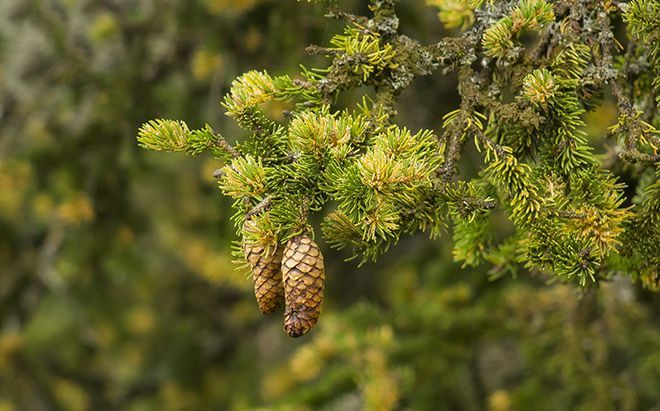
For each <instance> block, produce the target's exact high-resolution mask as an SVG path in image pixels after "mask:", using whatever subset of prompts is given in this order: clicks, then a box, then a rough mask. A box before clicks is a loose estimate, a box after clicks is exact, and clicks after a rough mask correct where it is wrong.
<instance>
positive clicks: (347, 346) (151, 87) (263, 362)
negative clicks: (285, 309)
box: [0, 0, 660, 411]
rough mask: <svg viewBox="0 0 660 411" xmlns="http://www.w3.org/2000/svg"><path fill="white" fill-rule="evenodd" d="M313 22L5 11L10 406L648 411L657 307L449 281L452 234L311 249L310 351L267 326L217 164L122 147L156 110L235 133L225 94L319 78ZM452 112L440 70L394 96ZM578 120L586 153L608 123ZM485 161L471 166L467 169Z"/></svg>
mask: <svg viewBox="0 0 660 411" xmlns="http://www.w3.org/2000/svg"><path fill="white" fill-rule="evenodd" d="M341 3H342V4H343V6H344V8H345V9H346V10H347V11H350V12H355V13H364V12H366V11H367V8H366V5H365V4H364V3H365V2H364V1H358V0H353V1H343V2H341ZM399 12H400V17H401V20H402V21H401V27H402V30H403V32H404V33H406V34H408V35H410V36H413V37H415V38H417V39H419V40H420V41H421V42H422V43H430V42H434V41H438V40H439V39H440V38H441V37H442V36H444V35H447V34H449V35H451V34H452V33H445V32H443V30H442V28H441V24H440V23H439V21H438V19H437V16H436V10H434V9H433V8H432V7H428V6H427V5H425V4H424V1H422V0H415V1H413V0H408V1H404V2H402V3H401V4H400V6H399ZM323 14H324V8H323V7H322V5H318V4H307V3H305V2H300V3H299V2H296V1H293V0H291V1H289V0H287V1H282V0H240V1H239V0H186V1H176V0H0V411H14V410H16V411H18V410H30V411H31V410H35V411H39V410H74V411H75V410H136V411H137V410H245V409H281V410H317V409H320V410H342V411H343V410H348V411H350V410H362V409H364V410H395V409H397V410H398V409H401V410H482V409H488V410H495V411H505V410H569V409H570V410H594V411H596V410H598V411H600V410H660V298H659V297H658V295H657V294H656V295H654V294H652V293H649V292H646V291H643V290H642V289H641V288H640V287H639V286H638V285H636V284H632V283H630V282H629V281H628V280H627V279H625V278H617V279H615V280H614V281H612V282H611V283H607V284H604V285H603V286H602V287H601V289H600V290H598V291H597V292H589V293H583V292H580V291H578V290H576V289H575V288H574V287H572V286H566V285H561V284H547V281H546V279H545V278H543V277H539V276H533V275H530V274H529V273H526V272H524V271H520V272H518V274H517V275H516V276H515V278H514V277H512V276H511V275H505V276H500V275H499V274H500V273H496V272H489V268H488V267H487V266H482V267H477V268H470V269H468V268H461V267H460V266H458V265H457V264H455V263H453V262H452V257H451V233H450V230H448V232H447V233H446V234H445V235H444V236H442V237H441V238H440V239H439V240H435V241H429V240H428V238H427V237H426V236H424V235H419V236H416V237H413V238H407V239H404V240H402V241H401V242H400V243H399V244H398V245H397V247H395V248H394V249H392V250H391V251H390V252H389V253H388V254H386V255H385V256H384V257H383V258H381V259H380V261H379V262H378V263H373V264H367V265H366V266H364V267H362V268H360V269H358V268H357V267H356V264H355V263H347V262H344V261H343V260H344V258H345V257H346V255H343V254H341V253H337V252H334V251H332V250H329V249H327V247H325V248H324V254H325V256H326V262H327V277H328V281H327V287H326V289H327V291H326V296H327V298H326V302H325V305H324V313H323V315H322V318H321V322H320V325H319V327H317V329H315V330H314V331H313V332H311V333H310V335H308V336H306V337H304V338H301V339H297V340H294V339H290V338H288V337H287V336H286V335H285V334H284V333H283V332H282V330H281V326H282V325H281V322H282V319H281V318H280V315H279V314H275V315H273V316H271V317H263V316H262V315H261V314H260V313H259V311H258V310H257V308H256V305H255V302H254V299H253V295H252V289H251V285H252V284H251V280H250V279H249V278H247V277H246V276H245V274H244V273H243V272H241V271H236V270H235V265H234V264H232V262H231V260H232V258H231V256H230V242H231V241H232V240H233V239H234V232H233V227H232V225H231V223H230V222H229V216H230V214H231V211H230V209H229V204H228V201H227V200H226V199H224V198H223V197H222V196H221V193H220V191H219V190H218V189H217V187H216V183H215V181H214V179H213V177H212V172H213V170H214V169H215V168H217V167H218V166H219V164H218V163H217V162H216V161H215V160H213V159H212V158H210V157H197V158H191V157H186V156H184V155H177V154H156V153H151V152H147V151H145V150H141V149H139V148H138V146H137V144H136V140H135V135H136V131H137V129H138V127H139V126H140V124H141V123H143V122H145V121H147V120H149V119H153V118H160V117H165V118H181V119H185V120H186V121H187V122H188V124H190V125H191V127H200V126H202V125H203V124H204V123H205V122H207V123H209V124H211V125H212V126H213V127H214V128H215V129H217V130H222V132H223V134H224V135H226V136H228V137H230V139H231V138H233V139H238V138H240V137H241V133H240V131H239V130H238V129H237V128H236V126H235V125H234V124H232V123H231V121H230V120H229V119H228V118H227V117H225V116H224V115H223V110H222V109H221V107H220V106H219V102H220V100H221V98H222V96H223V94H224V93H226V92H227V91H228V87H229V84H230V82H231V80H232V79H233V78H235V77H236V76H237V75H239V74H241V73H242V72H244V71H247V70H250V69H268V71H269V72H270V73H273V74H283V73H288V74H292V75H293V74H295V73H297V71H298V64H300V63H304V64H306V65H307V66H318V65H321V64H323V60H322V59H320V58H318V57H310V56H307V55H305V53H304V47H305V46H307V45H308V44H312V43H316V44H324V43H327V41H328V40H329V38H330V37H331V36H332V35H333V34H335V33H337V32H339V31H341V27H342V23H341V22H338V21H335V20H328V19H324V18H323ZM358 96H359V95H358V93H347V94H346V95H342V96H341V98H340V99H339V101H338V105H339V106H342V105H349V104H351V103H352V102H354V100H355V99H356V98H357V97H358ZM457 102H458V96H457V93H456V79H455V77H452V75H442V74H441V73H436V74H434V75H433V76H428V77H425V78H420V79H417V80H416V81H415V83H414V85H413V87H412V88H411V89H409V90H407V91H406V92H405V93H404V94H403V95H402V96H401V99H400V104H399V107H398V108H399V113H400V114H399V119H398V120H399V122H400V123H401V124H404V125H406V126H408V127H410V128H412V129H418V128H421V127H427V128H431V129H434V130H436V131H437V130H439V128H440V119H441V116H442V115H443V114H445V113H446V112H448V111H450V110H451V109H452V108H453V107H455V106H456V104H457ZM277 109H278V108H277V107H275V108H274V109H273V110H274V111H273V113H271V114H273V115H281V112H279V113H278V111H277ZM280 111H281V110H280ZM589 116H591V120H592V121H589V123H590V124H592V126H590V128H589V130H588V131H589V133H590V135H591V136H592V138H593V139H594V140H598V139H602V138H603V136H604V135H605V127H606V126H607V125H608V124H611V123H614V121H615V120H614V119H615V116H616V111H615V109H614V108H613V106H612V104H611V103H609V102H607V101H606V102H605V104H604V105H603V106H602V107H601V108H599V109H598V110H597V111H596V112H593V113H590V114H589ZM479 162H480V160H479V156H478V155H477V154H476V153H473V152H468V153H467V155H466V157H465V160H464V164H462V168H463V170H464V172H465V173H467V174H469V173H471V172H474V170H475V165H477V164H478V163H479Z"/></svg>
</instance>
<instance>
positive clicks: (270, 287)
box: [243, 244, 284, 314]
mask: <svg viewBox="0 0 660 411" xmlns="http://www.w3.org/2000/svg"><path fill="white" fill-rule="evenodd" d="M243 251H244V252H245V259H246V260H247V262H248V264H250V268H252V278H253V280H254V296H255V297H256V298H257V304H258V305H259V310H261V312H262V313H264V314H270V313H272V312H273V311H274V310H275V308H277V306H278V305H279V304H280V302H281V300H282V297H283V296H284V289H283V287H282V271H281V268H280V265H281V263H282V247H277V249H276V250H275V252H274V253H272V254H271V255H269V256H266V255H265V253H264V251H265V249H264V247H262V246H259V245H248V244H244V245H243Z"/></svg>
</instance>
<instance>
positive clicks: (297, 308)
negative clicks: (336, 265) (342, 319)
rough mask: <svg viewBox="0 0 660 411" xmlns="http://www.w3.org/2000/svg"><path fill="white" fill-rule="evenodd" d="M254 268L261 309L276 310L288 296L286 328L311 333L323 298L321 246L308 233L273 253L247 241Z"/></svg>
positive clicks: (293, 334) (296, 334) (296, 333)
mask: <svg viewBox="0 0 660 411" xmlns="http://www.w3.org/2000/svg"><path fill="white" fill-rule="evenodd" d="M243 251H244V253H245V259H246V260H247V262H248V264H249V265H250V268H251V269H252V277H253V279H254V295H255V297H256V298H257V304H258V305H259V310H261V312H262V313H264V314H270V313H272V312H273V311H274V310H275V309H276V308H277V307H278V306H279V305H280V303H281V301H282V299H284V305H285V309H284V331H285V332H286V333H287V334H288V335H289V336H291V337H300V336H302V335H305V334H307V332H308V331H309V330H311V329H312V328H313V327H314V326H315V325H316V323H317V321H318V319H319V315H320V314H321V303H322V302H323V285H324V283H325V269H324V266H323V255H322V254H321V250H320V249H319V246H318V245H317V244H316V243H315V242H314V240H312V239H311V237H310V236H309V235H307V234H300V235H298V236H296V237H293V238H292V239H290V240H289V241H288V242H287V243H286V245H285V246H284V248H282V246H281V245H279V244H278V245H277V249H276V250H275V251H274V252H271V253H269V254H267V253H266V249H265V248H264V247H262V246H259V245H250V244H246V243H244V245H243Z"/></svg>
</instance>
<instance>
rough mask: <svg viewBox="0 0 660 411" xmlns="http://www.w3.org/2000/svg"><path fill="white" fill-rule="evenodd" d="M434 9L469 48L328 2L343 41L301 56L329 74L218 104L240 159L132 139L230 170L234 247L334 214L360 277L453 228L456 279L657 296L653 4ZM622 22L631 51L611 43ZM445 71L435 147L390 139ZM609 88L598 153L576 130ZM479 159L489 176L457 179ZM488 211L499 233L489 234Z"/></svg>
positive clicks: (149, 135) (408, 134) (163, 125)
mask: <svg viewBox="0 0 660 411" xmlns="http://www.w3.org/2000/svg"><path fill="white" fill-rule="evenodd" d="M427 2H428V3H429V4H432V5H435V6H436V7H437V8H438V9H439V18H440V20H441V21H442V22H443V23H444V24H445V26H446V27H447V28H460V30H461V33H460V34H459V35H458V36H456V37H446V38H444V39H442V40H441V41H439V42H437V43H435V44H429V45H422V44H420V43H419V42H418V41H416V40H415V39H412V38H410V37H408V36H406V35H403V34H400V32H399V27H398V26H399V19H398V17H397V14H396V9H395V3H396V1H395V0H371V1H370V3H369V8H370V10H371V13H372V15H371V16H369V17H365V16H358V15H353V14H349V13H346V12H342V11H340V10H339V9H338V8H337V7H336V5H335V4H334V3H333V2H330V11H329V16H330V17H333V18H339V19H344V20H345V21H346V22H347V24H346V27H345V29H344V31H343V32H342V33H341V34H337V35H335V36H334V37H333V38H332V39H331V40H330V42H329V43H330V44H329V45H328V46H310V47H309V48H308V52H309V53H311V54H316V55H322V56H325V57H327V58H328V59H329V60H330V63H329V64H328V65H327V66H326V67H320V68H307V67H305V66H302V71H301V72H300V73H299V75H298V76H296V77H291V76H289V75H280V76H272V75H271V74H269V73H267V72H266V71H250V72H248V73H245V74H243V75H242V76H240V77H238V78H237V79H236V80H234V82H233V83H232V87H231V91H230V92H229V93H228V94H227V95H226V96H225V98H224V100H223V102H222V106H223V107H224V109H225V110H226V114H227V115H228V116H229V117H231V118H233V119H234V120H235V121H236V123H237V124H238V125H239V126H240V127H241V128H242V129H243V130H244V131H245V135H244V136H241V138H238V139H237V143H236V144H235V145H232V144H230V143H229V142H228V141H227V139H225V138H224V137H223V136H222V135H221V134H220V133H218V132H216V131H214V130H213V129H212V128H211V127H210V126H208V125H206V126H204V127H202V128H199V129H190V128H189V127H188V125H187V124H186V123H185V122H183V121H175V120H154V121H152V122H149V123H147V124H145V125H144V126H143V127H142V128H141V129H140V130H139V135H138V141H139V143H140V144H141V145H142V146H143V147H146V148H149V149H153V150H164V151H180V152H185V153H188V154H193V155H195V154H199V153H202V152H206V151H208V152H210V153H211V154H212V155H213V156H215V157H216V158H217V159H218V160H219V161H221V162H223V163H224V166H223V167H222V168H221V169H220V171H219V172H218V173H217V175H218V177H219V186H220V189H221V190H222V192H223V193H224V194H225V195H227V196H229V197H231V198H232V199H233V208H234V210H235V213H234V215H233V218H232V219H233V221H234V223H235V226H236V229H237V232H238V234H239V235H240V234H241V229H242V227H243V226H244V224H245V221H246V219H247V218H252V217H254V218H255V221H256V224H257V225H258V226H259V227H260V228H259V230H256V231H255V233H256V234H253V236H254V238H252V240H251V241H254V242H255V243H258V244H267V243H272V242H273V241H275V242H276V247H283V246H284V244H286V243H287V242H289V241H292V239H294V238H299V237H297V236H300V235H301V234H302V233H305V232H306V233H310V235H311V234H313V232H314V230H313V228H312V227H311V225H310V224H309V214H310V213H320V212H321V211H322V210H327V213H326V212H325V211H324V215H325V217H324V219H323V222H322V224H321V229H322V235H323V238H324V240H325V241H326V242H327V243H328V244H329V245H330V246H332V247H335V248H338V249H346V250H348V253H349V254H350V256H351V258H360V259H361V262H362V263H364V262H366V261H368V260H375V259H376V258H378V257H379V256H380V255H381V254H383V253H384V252H386V251H387V250H388V249H389V248H390V247H392V246H393V245H394V244H396V243H397V241H398V240H399V238H400V237H401V236H402V235H410V234H413V233H416V232H418V231H424V232H427V233H428V234H429V236H430V237H431V238H437V237H438V236H441V235H446V234H444V232H445V228H446V227H448V226H451V227H453V230H452V232H453V244H454V258H455V259H456V260H457V261H461V262H463V264H464V265H465V266H474V265H478V264H481V263H483V262H489V263H490V264H492V265H493V267H494V268H493V270H494V271H495V272H498V273H499V274H498V275H502V274H505V273H507V272H511V273H516V272H519V271H521V270H523V269H524V270H526V271H528V272H531V273H542V274H544V275H547V276H549V278H550V279H553V280H557V281H566V282H575V283H576V284H577V285H579V286H580V287H594V286H597V285H598V284H599V283H601V282H603V281H607V280H609V279H611V278H612V277H613V276H614V275H615V274H625V275H628V276H631V277H633V278H634V279H637V280H639V281H641V283H643V284H644V286H646V287H648V288H652V289H657V288H658V284H659V282H660V272H659V270H660V180H659V177H660V154H658V149H659V147H660V137H659V132H658V129H657V125H658V121H659V120H660V117H659V116H658V113H657V102H658V97H657V96H658V87H659V83H658V78H659V77H660V76H659V75H658V74H659V70H660V68H659V67H660V61H659V60H658V59H659V58H660V49H659V48H658V41H657V40H658V36H659V35H660V28H659V26H658V21H660V18H658V11H659V10H660V7H659V6H658V4H657V2H656V1H655V0H633V1H631V2H630V3H627V4H626V3H614V2H609V1H608V2H598V1H594V0H581V1H577V2H573V3H566V2H558V3H549V2H546V1H545V0H520V1H518V0H511V1H504V2H497V3H495V2H489V1H486V2H484V1H472V0H469V1H467V0H448V1H427ZM619 16H621V17H622V19H623V20H624V21H625V23H626V28H627V34H628V37H627V39H626V45H625V46H623V45H622V44H621V43H620V42H619V40H617V39H616V38H615V35H614V33H613V29H612V25H613V23H612V22H613V21H614V20H615V19H618V18H619ZM532 34H533V35H534V36H537V38H538V39H537V40H535V41H530V40H526V38H525V37H526V36H527V37H529V36H530V35H532ZM438 70H441V71H442V72H443V73H447V72H456V73H457V74H458V92H459V94H460V96H461V102H460V105H459V107H457V108H456V109H455V110H453V111H451V112H449V113H446V114H445V115H444V117H443V121H442V124H441V125H440V124H439V132H438V133H436V132H434V131H433V130H419V131H414V130H413V131H411V130H408V129H407V128H405V127H402V126H400V125H398V124H397V123H396V114H397V109H396V101H397V97H398V96H399V95H400V93H401V92H402V91H403V90H404V89H406V88H407V87H408V86H410V84H411V82H412V81H413V80H414V79H415V78H417V77H419V76H423V75H427V74H430V73H432V72H434V71H438ZM363 87H367V88H368V89H369V90H371V92H369V93H365V94H364V96H363V98H362V101H361V103H360V104H358V105H357V106H355V107H339V106H338V105H337V104H336V101H337V97H338V95H339V94H340V93H342V92H344V91H347V90H356V89H360V90H364V89H363ZM610 90H611V95H612V98H613V99H614V101H615V102H616V106H617V108H618V111H619V118H618V122H617V123H616V124H613V125H612V126H611V128H610V133H611V140H610V142H609V143H608V146H606V147H598V146H595V145H594V144H593V142H592V141H590V139H589V138H588V136H587V134H586V133H585V131H584V128H585V126H586V125H587V124H586V123H585V114H586V113H587V112H589V111H593V110H594V109H595V108H597V107H599V106H600V105H602V104H603V99H604V98H605V95H608V94H609V93H610ZM511 91H513V94H514V96H513V98H509V97H508V96H507V94H509V93H511ZM274 103H279V104H286V105H287V106H288V107H289V109H288V110H287V111H286V113H285V114H286V115H285V116H283V120H280V121H277V120H275V119H273V118H272V113H271V112H269V110H268V107H269V105H272V104H274ZM428 109H430V110H433V108H432V107H429V108H428ZM472 144H473V145H474V147H475V148H476V150H478V151H479V152H480V153H482V157H483V165H482V167H481V168H480V171H479V173H478V175H476V176H474V177H470V176H463V175H461V174H460V173H459V167H458V165H459V163H460V162H461V157H462V154H463V153H464V152H465V151H466V150H467V149H468V148H469V145H472ZM601 152H602V154H601ZM624 174H625V175H626V176H627V179H626V183H625V184H624V182H622V181H621V180H622V179H621V176H622V175H624ZM633 193H634V194H633ZM495 212H503V213H504V214H505V215H506V217H507V220H508V222H509V224H510V228H509V229H506V230H498V229H496V228H494V227H493V226H492V224H491V222H492V220H493V215H494V213H495ZM239 254H240V252H239ZM330 275H332V273H330Z"/></svg>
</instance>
